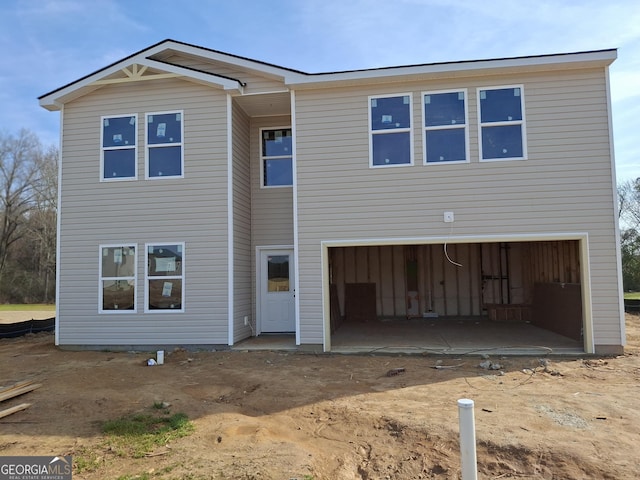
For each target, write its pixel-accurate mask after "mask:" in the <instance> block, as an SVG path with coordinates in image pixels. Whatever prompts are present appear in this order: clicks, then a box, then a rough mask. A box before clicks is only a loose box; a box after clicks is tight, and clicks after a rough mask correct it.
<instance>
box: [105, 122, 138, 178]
mask: <svg viewBox="0 0 640 480" xmlns="http://www.w3.org/2000/svg"><path fill="white" fill-rule="evenodd" d="M125 117H133V118H135V119H136V126H135V127H136V128H135V134H134V135H135V136H134V142H135V144H134V145H133V157H134V162H133V164H134V165H133V168H134V174H133V176H132V177H117V178H113V177H105V176H104V152H105V151H107V150H108V151H112V150H129V149H130V148H131V146H130V145H123V146H121V147H105V146H104V121H105V120H109V119H111V118H125ZM138 128H139V124H138V114H137V113H123V114H117V115H103V116H101V117H100V181H101V182H130V181H132V180H137V179H138Z"/></svg>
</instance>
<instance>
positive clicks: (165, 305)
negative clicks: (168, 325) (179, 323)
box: [145, 243, 184, 312]
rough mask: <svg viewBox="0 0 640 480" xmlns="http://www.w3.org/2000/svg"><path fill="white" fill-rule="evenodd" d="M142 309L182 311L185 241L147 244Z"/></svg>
mask: <svg viewBox="0 0 640 480" xmlns="http://www.w3.org/2000/svg"><path fill="white" fill-rule="evenodd" d="M146 256H147V274H146V285H145V293H146V305H145V311H146V312H149V311H153V312H156V311H172V312H176V311H178V312H184V288H183V287H184V243H173V244H170V243H155V244H151V245H147V253H146Z"/></svg>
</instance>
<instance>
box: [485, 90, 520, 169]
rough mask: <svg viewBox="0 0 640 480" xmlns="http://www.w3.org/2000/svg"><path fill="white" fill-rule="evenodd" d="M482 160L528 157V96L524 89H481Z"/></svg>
mask: <svg viewBox="0 0 640 480" xmlns="http://www.w3.org/2000/svg"><path fill="white" fill-rule="evenodd" d="M478 102H479V125H480V159H481V160H521V159H524V158H526V157H527V145H526V136H525V122H524V92H523V88H522V87H521V86H515V87H495V88H486V89H478Z"/></svg>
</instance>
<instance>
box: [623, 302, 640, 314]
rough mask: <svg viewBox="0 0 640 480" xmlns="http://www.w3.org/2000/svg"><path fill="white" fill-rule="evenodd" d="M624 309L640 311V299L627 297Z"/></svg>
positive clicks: (633, 311) (631, 311)
mask: <svg viewBox="0 0 640 480" xmlns="http://www.w3.org/2000/svg"><path fill="white" fill-rule="evenodd" d="M624 311H625V312H627V313H640V300H636V299H633V300H631V299H625V301H624Z"/></svg>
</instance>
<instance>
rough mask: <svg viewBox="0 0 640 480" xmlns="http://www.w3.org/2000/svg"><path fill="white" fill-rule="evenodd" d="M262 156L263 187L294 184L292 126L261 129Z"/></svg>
mask: <svg viewBox="0 0 640 480" xmlns="http://www.w3.org/2000/svg"><path fill="white" fill-rule="evenodd" d="M261 138H262V141H261V145H260V148H261V149H260V158H261V162H262V170H261V176H262V182H261V184H262V186H263V187H290V186H292V185H293V143H292V142H293V138H292V136H291V129H290V128H278V129H272V130H266V129H264V130H261Z"/></svg>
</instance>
